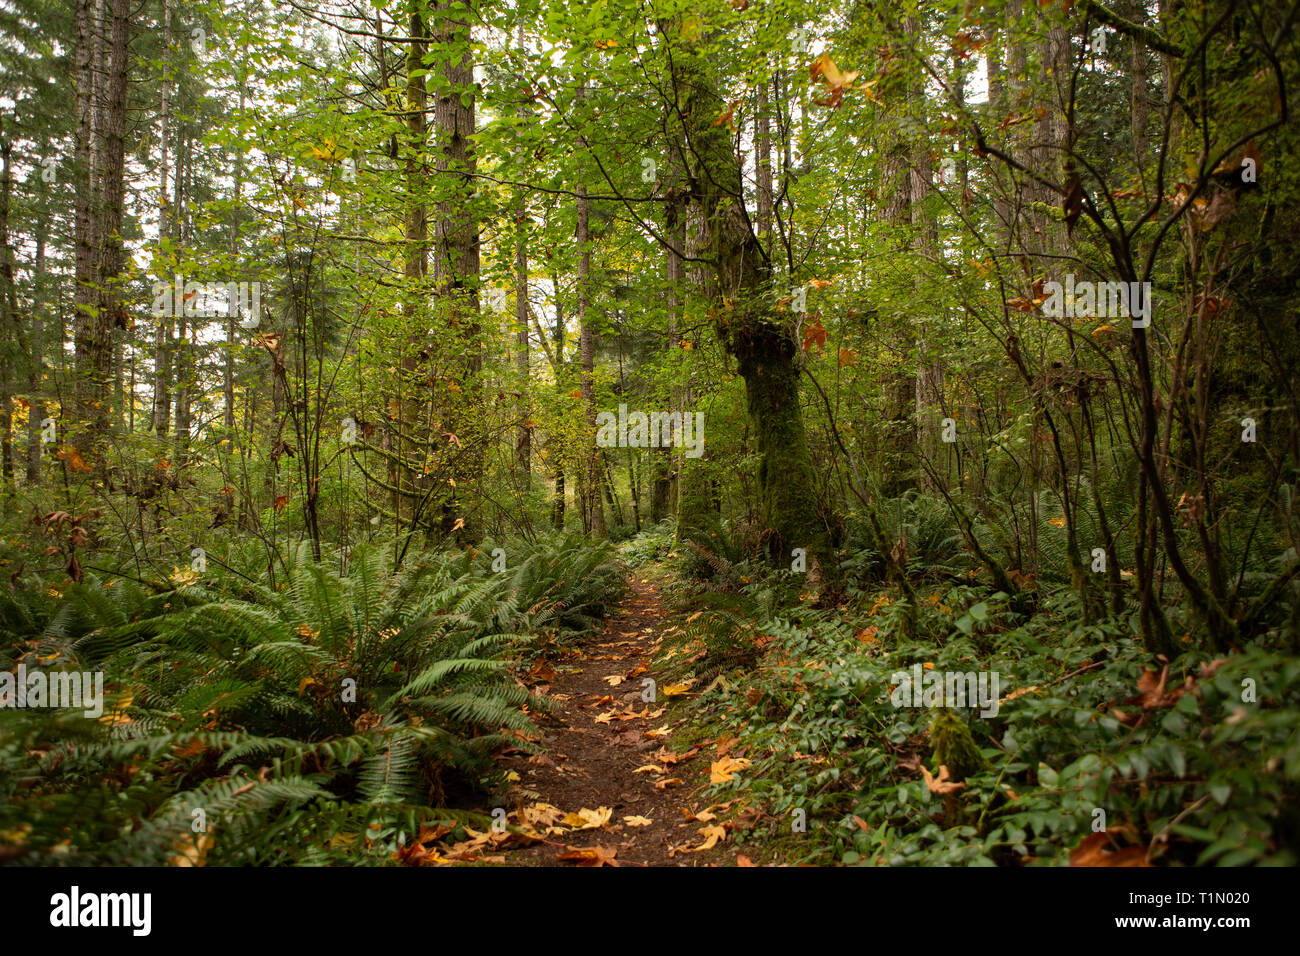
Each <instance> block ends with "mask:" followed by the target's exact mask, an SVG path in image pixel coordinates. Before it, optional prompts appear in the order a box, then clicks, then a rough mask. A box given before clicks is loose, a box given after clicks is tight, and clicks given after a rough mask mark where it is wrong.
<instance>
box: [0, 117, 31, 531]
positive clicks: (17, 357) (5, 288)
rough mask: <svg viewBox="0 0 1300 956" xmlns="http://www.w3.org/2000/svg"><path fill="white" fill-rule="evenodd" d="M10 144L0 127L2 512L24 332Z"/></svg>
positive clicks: (10, 485) (8, 488) (10, 478)
mask: <svg viewBox="0 0 1300 956" xmlns="http://www.w3.org/2000/svg"><path fill="white" fill-rule="evenodd" d="M12 156H13V143H12V142H10V141H9V140H7V139H5V138H4V130H3V127H0V329H2V330H3V334H4V337H5V338H6V339H8V340H9V342H10V343H11V350H5V351H4V352H0V481H2V482H3V485H4V496H5V502H6V503H5V508H6V510H8V507H9V500H10V498H11V497H12V495H13V494H14V492H15V491H16V488H15V485H14V430H13V398H14V390H15V386H16V384H17V381H18V372H19V367H18V366H19V363H20V361H21V360H22V357H23V353H24V351H25V349H24V348H23V344H24V343H23V338H24V336H23V328H22V322H21V319H20V318H19V315H18V293H17V289H16V287H15V284H14V256H13V250H12V249H11V248H10V245H9V200H10V195H11V192H12V178H11V173H10V166H9V163H10V159H11V157H12Z"/></svg>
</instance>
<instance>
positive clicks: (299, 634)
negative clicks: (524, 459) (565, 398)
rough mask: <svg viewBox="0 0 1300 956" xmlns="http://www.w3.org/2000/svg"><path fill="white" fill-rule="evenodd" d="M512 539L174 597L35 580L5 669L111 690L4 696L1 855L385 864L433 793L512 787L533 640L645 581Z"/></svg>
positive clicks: (528, 727)
mask: <svg viewBox="0 0 1300 956" xmlns="http://www.w3.org/2000/svg"><path fill="white" fill-rule="evenodd" d="M492 550H493V549H492V548H489V549H487V550H486V551H477V552H462V553H460V554H434V553H430V554H426V555H421V556H417V557H416V558H414V559H411V558H408V560H407V561H406V562H405V564H404V566H403V567H402V568H401V569H400V570H395V569H394V568H393V566H392V560H391V558H390V556H389V553H388V552H387V551H386V550H383V549H380V548H378V547H365V548H362V547H358V548H356V549H355V550H354V551H353V552H352V553H351V554H350V555H349V556H348V562H347V563H348V572H347V573H346V574H339V573H337V572H336V571H332V570H329V569H327V567H326V566H325V565H323V564H320V563H317V562H315V561H313V560H311V559H310V555H309V553H308V552H307V551H306V550H305V549H304V550H303V551H302V552H301V553H298V554H293V555H290V556H289V557H288V559H287V560H286V561H285V562H284V565H283V569H281V571H280V573H278V574H277V575H276V577H275V579H274V580H273V579H271V578H270V577H269V575H264V576H262V578H261V579H260V580H258V579H249V578H242V579H235V578H218V579H217V580H216V581H215V582H214V583H212V584H211V585H207V586H198V585H195V586H191V587H186V588H182V589H178V590H174V591H169V592H166V593H162V594H156V593H151V592H150V591H149V590H147V589H146V588H144V587H142V586H140V585H137V584H133V583H131V582H129V581H123V580H120V579H115V578H100V577H96V576H94V575H89V574H88V575H87V576H86V577H85V579H84V580H83V581H82V582H80V583H79V584H76V585H73V586H71V587H70V588H69V589H68V590H66V591H65V592H63V593H61V594H57V593H55V592H52V591H49V590H47V589H46V588H44V587H43V586H42V585H40V584H39V583H38V582H36V581H34V580H22V581H20V582H18V583H17V584H16V585H15V587H14V588H13V589H11V590H10V591H9V593H7V594H4V595H3V596H2V597H0V622H3V625H4V626H5V629H6V632H7V633H8V634H9V635H12V637H11V638H9V639H8V640H7V641H6V645H7V646H4V647H0V668H7V669H11V670H12V669H13V668H14V667H15V666H16V665H17V664H18V663H19V662H22V663H25V664H26V665H27V667H28V669H29V670H30V669H31V668H32V667H34V666H39V667H45V668H49V669H63V668H66V669H75V670H80V671H99V672H102V673H103V674H104V697H105V701H104V713H103V714H102V715H101V716H99V717H98V718H92V717H87V716H84V715H83V714H82V713H81V712H79V711H78V712H68V711H56V710H29V709H23V710H16V709H2V710H0V862H11V863H24V864H31V863H45V864H49V863H67V864H81V865H85V864H158V863H163V862H167V861H172V862H176V863H184V862H187V861H188V862H191V863H194V862H203V863H209V864H211V863H223V864H248V863H287V862H317V863H321V862H332V861H334V862H337V861H342V860H346V861H347V862H350V863H358V862H374V863H379V862H384V861H386V860H387V859H388V853H389V852H391V850H392V849H393V848H395V847H396V845H397V843H398V842H399V841H400V838H401V834H402V833H404V832H405V833H413V832H415V830H416V829H417V828H418V826H419V823H420V822H421V820H422V819H426V818H428V817H429V816H431V808H440V809H438V811H437V816H438V818H440V819H449V818H454V817H456V816H457V814H456V813H455V812H453V811H448V810H446V809H445V805H446V803H447V801H448V790H449V789H451V788H452V787H466V786H468V787H478V788H482V787H492V786H494V785H496V783H497V782H498V781H497V779H496V772H495V770H494V769H493V762H492V760H491V757H492V754H493V753H494V752H495V751H497V750H498V749H500V748H501V747H502V746H503V745H505V744H507V743H509V744H511V745H513V746H517V747H521V748H525V749H527V748H529V747H530V746H532V745H531V744H530V743H529V740H530V739H532V738H534V737H535V736H536V727H535V726H534V723H533V715H535V714H537V713H539V712H543V711H545V710H546V709H547V707H548V702H547V701H546V700H544V699H541V698H539V697H537V696H536V695H534V694H532V693H530V692H529V691H528V690H527V689H526V688H524V687H523V686H521V685H520V684H519V683H517V682H516V681H515V680H514V679H513V677H512V675H511V672H510V667H511V664H510V660H511V658H512V657H513V656H514V655H515V654H516V653H517V652H518V650H519V649H520V648H522V647H524V646H526V645H527V644H528V643H530V642H532V641H534V640H535V639H537V638H538V637H551V636H554V635H555V634H556V633H558V632H561V631H572V630H580V629H584V628H587V627H590V626H592V625H593V624H594V623H595V622H596V621H598V620H599V619H600V617H601V616H603V614H604V611H605V609H606V606H607V605H608V604H609V603H610V602H611V601H612V600H614V599H615V598H616V597H617V596H618V594H619V592H620V591H621V589H622V587H623V572H622V570H621V569H620V568H619V567H618V566H617V565H615V564H614V563H613V562H612V561H611V560H610V551H609V549H608V548H596V547H591V546H589V545H585V544H583V543H581V542H580V541H578V540H575V539H566V538H555V539H551V540H548V541H545V542H542V543H540V544H534V545H527V544H523V543H517V542H512V543H509V545H508V547H506V548H503V549H502V550H503V551H504V553H505V554H506V555H508V556H509V558H510V560H509V561H508V563H507V566H506V570H495V571H494V570H493V567H492V559H491V557H489V555H490V554H491V553H492ZM214 577H216V576H215V575H214ZM235 580H237V583H232V581H235ZM460 816H464V814H461V815H460Z"/></svg>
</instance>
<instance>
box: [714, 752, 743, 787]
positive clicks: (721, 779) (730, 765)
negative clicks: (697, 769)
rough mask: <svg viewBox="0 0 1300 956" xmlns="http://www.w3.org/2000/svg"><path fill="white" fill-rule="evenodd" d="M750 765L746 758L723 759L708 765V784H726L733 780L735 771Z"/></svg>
mask: <svg viewBox="0 0 1300 956" xmlns="http://www.w3.org/2000/svg"><path fill="white" fill-rule="evenodd" d="M749 765H750V760H749V758H747V757H723V758H722V759H721V760H715V761H713V763H711V764H710V765H709V783H726V782H727V781H729V780H732V779H734V778H735V774H736V771H738V770H744V769H745V768H746V767H748V766H749Z"/></svg>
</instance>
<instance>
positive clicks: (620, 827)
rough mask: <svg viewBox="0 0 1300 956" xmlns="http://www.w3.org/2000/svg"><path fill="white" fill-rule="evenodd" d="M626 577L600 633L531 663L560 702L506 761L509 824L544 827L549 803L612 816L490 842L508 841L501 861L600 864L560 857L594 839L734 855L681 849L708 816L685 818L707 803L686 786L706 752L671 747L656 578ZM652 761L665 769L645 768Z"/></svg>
mask: <svg viewBox="0 0 1300 956" xmlns="http://www.w3.org/2000/svg"><path fill="white" fill-rule="evenodd" d="M631 586H632V590H631V593H629V594H628V595H627V596H626V597H625V598H624V600H623V602H622V604H621V605H620V607H619V609H618V610H617V611H616V612H615V613H614V614H613V615H612V616H611V617H610V618H608V619H607V620H606V622H605V626H604V629H603V630H602V631H601V632H600V633H599V634H597V635H593V636H592V637H590V638H587V639H586V640H584V641H583V642H581V643H580V644H579V645H578V646H577V647H575V648H574V649H573V650H572V651H571V653H570V655H569V656H567V657H566V658H565V659H563V660H560V661H555V662H553V663H552V664H551V665H550V666H549V667H543V668H540V671H541V673H540V674H538V671H539V668H534V674H535V675H537V676H540V677H541V679H542V681H543V683H542V684H541V685H540V686H539V687H538V688H537V689H539V690H541V691H543V692H544V693H546V694H548V695H549V696H550V697H552V698H555V699H556V700H557V702H558V704H559V709H558V711H557V712H556V713H555V715H554V716H553V717H551V718H542V719H541V720H540V724H541V727H542V728H543V730H544V731H545V735H546V739H545V741H544V745H545V748H546V749H545V752H544V753H542V754H539V755H536V756H529V755H527V754H525V753H521V752H517V753H513V754H511V755H509V756H506V757H504V758H503V760H502V763H503V765H504V766H505V768H506V769H507V770H512V771H514V772H515V773H517V774H518V775H519V780H518V781H516V782H515V784H514V788H515V793H514V799H515V804H514V806H512V807H510V808H509V810H510V817H509V822H510V823H511V824H514V823H516V822H520V823H525V822H528V823H530V824H531V826H532V827H533V828H534V829H536V830H537V831H539V832H543V831H545V829H546V826H547V825H550V823H551V821H550V820H549V819H547V818H548V817H553V816H555V813H557V812H560V813H563V814H572V813H579V812H580V811H583V810H586V811H595V813H594V814H593V818H594V819H600V817H601V816H603V815H604V814H605V812H606V811H608V816H609V820H608V822H607V823H604V824H603V825H601V826H598V827H593V828H590V829H572V830H571V829H569V827H570V826H571V825H572V824H573V823H574V822H576V821H575V820H573V819H572V818H571V819H570V820H569V821H568V822H565V821H562V820H561V821H557V823H558V827H560V828H563V830H564V832H552V833H549V834H547V836H546V842H542V843H534V844H532V845H531V846H526V847H520V848H514V847H513V844H512V845H507V847H506V848H505V849H504V851H501V850H498V851H496V852H498V853H501V852H504V855H505V857H506V862H507V863H510V864H515V865H532V866H548V865H557V864H558V865H574V864H575V863H576V864H578V865H598V864H596V863H595V862H594V861H593V860H591V859H590V858H588V859H586V860H583V859H572V858H571V859H568V860H566V859H563V857H564V856H565V855H571V854H572V853H573V851H574V850H582V849H585V850H591V849H593V848H596V847H600V848H602V850H603V852H602V853H601V854H600V855H601V856H602V857H605V858H608V859H612V863H613V865H622V866H627V865H642V866H645V865H651V866H699V865H703V864H705V863H708V862H714V861H717V860H719V857H721V856H724V855H725V856H731V855H732V854H729V853H726V851H722V850H721V849H719V850H715V851H709V852H704V853H693V852H681V850H680V848H681V847H684V846H698V845H700V844H701V843H703V842H704V841H705V839H706V837H703V836H701V834H700V832H699V830H700V828H701V826H703V823H702V822H701V821H699V820H691V819H688V818H687V816H686V815H685V814H684V813H683V812H682V808H690V809H691V810H692V812H694V811H695V810H696V809H703V808H702V807H696V805H695V802H694V801H691V800H690V799H689V797H690V793H691V791H692V790H694V789H696V788H697V787H698V786H699V784H700V783H701V782H702V778H701V769H700V766H701V764H702V765H703V771H704V772H706V773H707V770H708V763H707V760H706V759H703V758H702V757H701V756H694V757H693V758H692V757H690V756H687V755H685V754H675V753H672V752H671V751H670V750H669V749H668V748H667V747H666V734H667V731H666V729H665V728H666V727H667V724H668V719H667V715H666V707H665V701H666V698H665V696H664V693H663V689H664V685H663V681H662V678H661V675H660V674H657V673H656V672H655V671H654V669H653V668H652V667H651V664H652V660H651V658H652V655H653V653H654V650H655V649H656V647H657V646H658V643H659V642H660V641H661V640H662V637H663V630H664V627H665V611H664V607H663V601H662V599H661V597H660V593H659V587H660V584H659V582H658V581H656V579H655V578H654V577H653V576H652V575H647V574H646V573H645V572H641V573H637V574H634V576H633V578H632V581H631ZM607 678H608V679H607ZM646 678H650V679H653V680H655V681H656V695H655V696H656V702H647V701H646V700H643V693H645V691H646V687H645V686H643V683H642V682H643V681H644V680H645V679H646ZM547 681H549V684H547V683H546V682H547ZM633 715H635V716H633ZM691 753H692V754H694V751H692V752H691ZM651 766H654V767H657V768H659V769H660V770H661V771H662V772H655V771H652V770H645V769H642V768H647V767H651ZM638 769H641V772H639V773H638V772H637V771H638ZM539 805H543V807H542V808H541V809H539ZM545 805H549V806H550V807H553V808H555V810H554V811H551V810H547V809H545ZM626 817H632V818H634V819H633V820H631V821H628V820H625V818H626ZM644 820H649V821H652V822H650V823H648V824H645V823H643V821H644ZM674 850H675V852H673V853H672V855H671V856H670V852H672V851H674ZM611 851H612V856H611Z"/></svg>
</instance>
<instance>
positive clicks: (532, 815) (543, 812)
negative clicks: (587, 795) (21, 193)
mask: <svg viewBox="0 0 1300 956" xmlns="http://www.w3.org/2000/svg"><path fill="white" fill-rule="evenodd" d="M516 817H517V819H518V820H519V822H520V823H525V824H527V825H528V826H532V827H552V826H554V825H555V824H557V823H559V822H560V821H561V820H563V819H564V811H563V810H561V809H560V808H559V807H556V806H552V805H551V804H549V803H534V804H531V805H529V806H526V807H522V808H520V810H519V812H518V814H516Z"/></svg>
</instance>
